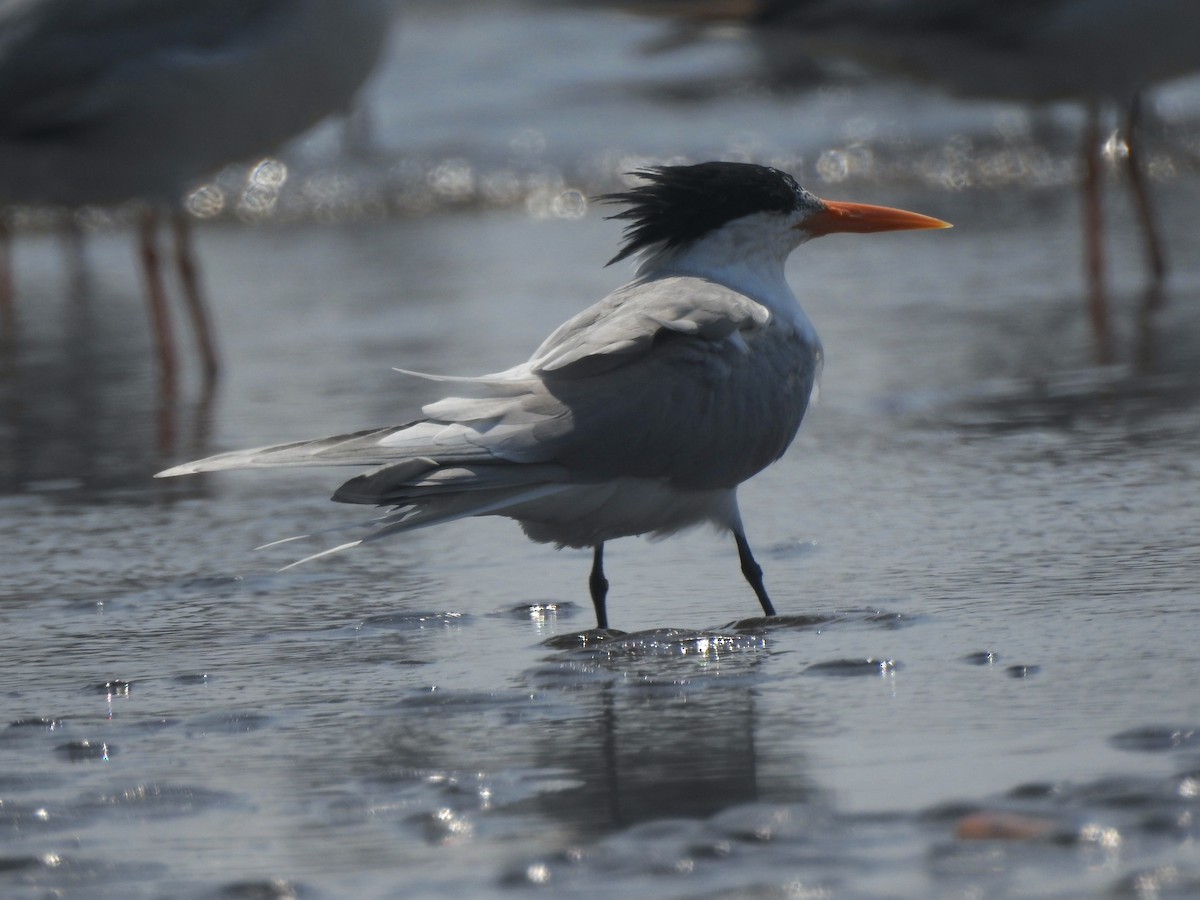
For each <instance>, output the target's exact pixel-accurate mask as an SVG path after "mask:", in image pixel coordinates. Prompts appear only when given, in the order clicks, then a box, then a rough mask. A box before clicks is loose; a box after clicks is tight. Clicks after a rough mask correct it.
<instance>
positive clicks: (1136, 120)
mask: <svg viewBox="0 0 1200 900" xmlns="http://www.w3.org/2000/svg"><path fill="white" fill-rule="evenodd" d="M1142 103H1143V97H1142V94H1141V93H1140V92H1139V93H1137V94H1134V95H1133V101H1132V102H1131V103H1130V104H1129V118H1128V119H1127V120H1126V124H1125V140H1126V141H1127V143H1128V147H1129V153H1128V154H1126V157H1125V164H1126V165H1127V166H1128V167H1129V183H1130V184H1131V185H1133V197H1134V200H1136V201H1137V209H1138V216H1139V218H1140V219H1141V222H1142V233H1143V234H1144V235H1145V236H1146V257H1147V259H1148V261H1149V263H1150V273H1151V275H1152V277H1153V284H1154V285H1155V286H1159V285H1161V284H1162V283H1163V280H1164V279H1165V278H1166V275H1167V259H1166V254H1165V253H1164V251H1163V243H1162V236H1161V235H1160V234H1159V231H1158V225H1157V223H1156V221H1155V216H1154V205H1153V203H1152V201H1151V200H1150V188H1149V185H1147V183H1146V174H1147V173H1146V167H1145V165H1143V159H1142V156H1143V152H1144V151H1143V149H1142V138H1143V130H1144V129H1143V127H1142V115H1143V108H1142Z"/></svg>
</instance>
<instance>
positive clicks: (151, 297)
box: [139, 208, 179, 395]
mask: <svg viewBox="0 0 1200 900" xmlns="http://www.w3.org/2000/svg"><path fill="white" fill-rule="evenodd" d="M157 228H158V212H157V210H155V209H153V208H150V209H147V210H146V211H145V212H144V213H143V214H142V221H141V226H140V229H139V251H140V256H141V262H142V274H143V276H144V277H145V279H146V302H147V303H148V304H149V307H150V326H151V328H153V330H154V341H155V347H156V348H157V350H158V373H159V377H160V378H161V379H162V384H163V389H164V392H166V393H168V394H172V395H173V394H174V393H175V385H176V383H177V380H178V371H179V361H178V359H177V357H176V354H175V338H174V336H173V335H172V333H171V314H170V311H169V310H168V309H167V291H166V287H165V285H164V284H163V278H162V264H161V260H160V259H159V253H158V242H157V235H156V233H155V232H156V231H157Z"/></svg>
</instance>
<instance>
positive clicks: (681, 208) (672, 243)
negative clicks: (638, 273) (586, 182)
mask: <svg viewBox="0 0 1200 900" xmlns="http://www.w3.org/2000/svg"><path fill="white" fill-rule="evenodd" d="M631 174H633V175H638V176H640V177H642V178H644V179H646V184H640V185H638V186H637V187H635V188H632V189H630V190H628V191H622V192H620V193H615V194H602V195H600V196H599V197H597V198H596V199H597V200H598V201H600V202H601V203H627V204H629V208H628V209H626V210H622V211H621V212H619V213H616V214H614V215H611V216H608V217H607V218H610V219H628V220H629V221H630V224H629V225H627V226H626V227H625V232H624V244H622V246H621V249H620V252H618V253H617V255H616V256H614V257H613V258H612V259H610V260H609V261H608V265H612V264H613V263H615V262H619V261H620V260H622V259H625V258H626V257H628V256H631V255H632V254H634V253H637V252H638V251H639V250H644V249H646V248H647V247H652V246H654V245H656V244H662V245H663V246H664V247H665V248H667V249H671V248H674V247H679V246H682V245H684V244H688V243H691V242H692V241H694V240H697V239H698V238H701V237H703V236H704V235H706V234H708V232H710V231H712V230H713V229H716V228H720V227H721V226H722V225H724V224H725V223H726V222H732V221H733V220H734V219H740V218H741V217H742V216H747V215H750V214H751V213H757V212H778V213H790V212H794V211H795V210H796V209H797V208H798V207H799V205H800V203H801V198H802V197H803V196H804V194H805V192H804V191H803V190H802V189H801V188H800V185H798V184H797V183H796V180H795V179H794V178H792V176H791V175H788V174H787V173H786V172H780V171H779V170H778V169H772V168H768V167H767V166H759V165H754V164H753V163H735V162H706V163H699V164H697V165H693V166H653V167H651V168H646V169H638V170H637V171H636V172H633V173H631Z"/></svg>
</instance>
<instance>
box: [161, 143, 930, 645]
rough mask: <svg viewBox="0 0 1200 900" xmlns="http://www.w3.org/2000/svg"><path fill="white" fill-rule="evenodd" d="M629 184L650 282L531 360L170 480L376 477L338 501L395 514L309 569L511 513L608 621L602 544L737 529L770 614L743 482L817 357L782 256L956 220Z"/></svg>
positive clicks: (679, 171) (749, 179)
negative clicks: (556, 552) (573, 556)
mask: <svg viewBox="0 0 1200 900" xmlns="http://www.w3.org/2000/svg"><path fill="white" fill-rule="evenodd" d="M631 174H634V175H637V176H640V177H641V179H642V182H641V183H640V184H637V185H635V186H633V187H632V188H631V189H630V190H628V191H625V192H621V193H616V194H607V195H604V196H602V197H600V198H598V199H600V200H601V201H604V202H608V203H620V204H625V205H626V207H627V208H626V209H624V210H623V211H621V212H619V213H617V214H616V215H614V216H611V217H610V218H616V219H623V220H626V221H627V222H628V223H629V224H628V225H627V227H626V229H625V233H624V243H623V245H622V246H621V248H620V251H619V252H618V253H617V255H616V256H615V257H613V259H612V260H610V264H611V263H614V262H618V261H620V260H624V259H626V258H628V257H631V256H635V255H636V256H637V257H638V264H637V269H636V277H635V278H634V280H633V281H631V282H629V283H628V284H626V285H624V286H623V287H620V288H618V289H617V290H615V291H613V292H612V293H611V294H609V295H608V296H607V297H605V298H604V299H603V300H601V301H600V302H598V303H596V304H595V305H593V306H591V307H589V308H587V309H585V310H583V311H582V312H580V313H578V314H577V315H575V316H574V317H573V318H571V319H569V320H568V321H567V322H566V323H564V324H563V325H562V326H560V327H559V328H558V329H557V330H555V331H554V332H553V333H552V334H551V335H550V336H549V337H548V338H547V339H546V340H545V341H544V342H543V343H542V345H541V346H540V347H538V348H537V350H536V351H535V352H534V354H533V356H532V357H531V358H530V359H529V360H528V361H527V362H524V363H521V364H520V365H517V366H514V367H513V368H511V369H507V370H505V371H503V372H497V373H495V374H491V375H483V376H479V377H454V376H439V375H425V374H422V373H417V372H406V374H408V375H411V376H415V377H421V378H430V379H433V380H435V381H441V382H444V383H446V384H448V385H453V386H454V390H455V391H456V392H457V393H456V394H455V395H454V396H448V397H445V398H444V399H442V400H439V401H437V402H435V403H431V404H429V405H427V406H425V407H424V408H423V410H422V412H423V417H422V418H420V419H417V420H416V421H412V422H409V423H407V424H403V425H396V426H392V427H388V428H380V429H374V430H369V431H360V432H357V433H355V434H347V435H340V436H337V437H331V438H324V439H321V440H315V441H300V442H298V443H290V444H281V445H277V446H271V447H262V448H258V449H253V450H243V451H236V452H232V453H223V454H220V455H218V456H213V457H210V458H208V459H203V460H200V461H198V462H191V463H186V464H184V465H180V466H176V467H175V468H172V469H168V470H166V471H164V472H160V473H158V477H169V476H175V475H187V474H192V473H196V472H211V471H216V470H221V469H240V468H257V467H265V466H324V465H353V466H371V467H372V468H371V469H370V470H369V471H366V472H364V473H362V474H359V475H357V476H355V477H354V478H351V479H350V480H349V481H347V482H345V483H344V484H343V485H342V486H341V487H339V488H338V489H337V491H336V492H335V493H334V495H333V499H334V500H335V501H341V502H345V503H364V504H374V505H378V506H384V507H390V508H391V510H390V511H389V512H388V513H387V514H385V515H383V516H381V517H380V518H377V519H375V520H374V521H373V522H372V523H371V527H373V529H374V530H373V531H371V532H370V533H369V534H368V535H367V536H366V537H364V538H362V539H359V540H355V541H351V542H349V543H345V544H341V545H340V546H337V547H334V548H332V549H330V550H326V551H323V552H322V553H317V554H314V555H313V556H310V557H307V558H306V560H300V562H305V561H307V559H315V558H317V557H320V556H324V555H326V554H328V553H334V552H337V551H340V550H345V549H348V548H350V547H353V546H356V545H358V544H361V543H363V542H364V541H373V540H378V539H380V538H383V537H387V536H389V535H394V534H399V533H402V532H405V531H410V530H412V529H415V528H423V527H427V526H430V525H436V524H439V523H442V522H449V521H451V520H454V519H460V518H464V517H466V516H485V515H493V516H506V517H508V518H510V519H515V520H516V521H517V522H518V523H519V524H520V526H521V527H522V529H523V530H524V531H525V534H526V535H528V536H529V537H530V538H531V539H532V540H534V541H538V542H543V543H552V544H555V545H557V546H558V547H575V548H591V549H592V553H593V561H592V570H591V576H590V578H589V581H588V585H589V589H590V593H591V599H592V604H593V606H594V607H595V611H596V626H597V628H601V629H604V628H607V627H608V615H607V611H606V598H607V593H608V581H607V579H606V578H605V575H604V545H605V543H606V542H608V541H611V540H614V539H616V538H620V537H626V536H632V535H649V536H651V537H663V536H666V535H669V534H672V533H674V532H677V531H679V530H681V529H683V528H687V527H690V526H694V525H700V524H705V523H707V524H711V525H713V526H716V527H717V528H718V529H722V530H725V531H728V532H730V533H731V534H732V535H733V538H734V541H735V542H736V544H737V549H738V556H739V559H740V562H741V570H742V574H743V575H744V576H745V578H746V580H747V581H748V582H749V583H750V586H751V588H752V589H753V590H754V593H755V595H756V596H757V598H758V600H759V603H760V604H761V605H762V609H763V613H764V614H765V615H767V616H773V615H775V608H774V606H773V605H772V603H771V600H770V598H769V597H768V594H767V590H766V588H765V586H764V585H763V578H762V569H761V568H760V567H759V565H758V563H757V562H756V561H755V559H754V555H753V554H752V553H751V550H750V545H749V543H748V542H747V540H746V533H745V530H744V528H743V527H742V518H741V515H740V513H739V511H738V503H737V488H738V485H740V484H741V483H742V482H743V481H746V480H747V479H748V478H750V477H751V476H753V475H755V474H756V473H758V472H759V471H761V470H762V469H764V468H765V467H767V466H768V465H770V464H771V463H772V462H774V461H775V460H777V459H779V458H780V457H781V456H782V455H783V453H784V451H785V450H786V449H787V448H788V445H789V444H791V442H792V439H793V438H794V437H795V435H796V432H797V430H798V429H799V427H800V422H801V420H802V419H803V418H804V413H805V410H806V409H807V408H808V403H809V398H810V396H811V394H812V391H813V387H814V384H815V381H816V378H817V374H818V370H819V369H820V366H821V361H822V349H821V343H820V340H819V339H818V337H817V333H816V331H815V330H814V328H813V326H812V324H811V322H810V321H809V319H808V317H807V316H806V315H805V313H804V311H803V310H802V309H801V307H800V304H799V302H798V301H797V299H796V296H795V294H793V293H792V291H791V289H790V288H789V286H788V283H787V280H786V279H785V277H784V263H785V261H786V260H787V258H788V256H789V254H790V253H791V252H792V251H793V250H794V249H795V248H796V247H798V246H799V245H800V244H803V243H804V242H805V241H808V240H810V239H811V238H814V237H818V236H820V235H825V234H832V233H835V232H857V233H868V232H877V231H898V230H904V229H921V228H948V227H950V226H949V225H948V223H946V222H943V221H941V220H939V219H934V218H930V217H928V216H923V215H919V214H917V213H912V212H906V211H904V210H898V209H890V208H888V207H882V206H868V205H864V204H858V203H842V202H835V201H830V200H822V199H820V198H819V197H817V196H815V195H813V194H811V193H809V192H808V191H806V190H804V189H802V188H801V187H800V186H799V185H798V184H797V183H796V181H795V180H794V179H793V178H792V176H790V175H788V174H786V173H784V172H781V171H779V170H777V169H773V168H767V167H764V166H759V165H754V164H750V163H733V162H706V163H700V164H697V165H682V166H658V167H652V168H646V169H642V170H639V171H638V172H636V173H631ZM400 371H405V370H400ZM296 564H297V563H293V565H296Z"/></svg>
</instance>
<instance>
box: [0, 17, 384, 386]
mask: <svg viewBox="0 0 1200 900" xmlns="http://www.w3.org/2000/svg"><path fill="white" fill-rule="evenodd" d="M392 5H393V4H392V0H105V2H102V3H96V2H92V0H4V2H0V203H4V204H23V205H35V204H36V205H49V206H60V207H66V208H77V207H80V206H105V205H110V204H116V203H123V202H126V201H129V200H141V201H144V202H145V203H146V204H147V214H146V216H145V217H144V218H143V221H142V224H141V228H140V255H141V262H142V268H143V271H144V274H145V278H146V293H147V298H148V301H149V306H150V313H151V320H152V324H153V327H154V331H155V339H156V343H157V348H158V354H159V366H160V371H161V372H162V374H163V377H164V380H165V381H166V382H168V383H173V381H174V372H175V369H176V365H177V364H176V360H175V352H174V341H173V338H172V335H171V325H170V316H169V313H168V310H167V305H166V297H165V292H164V287H163V279H162V273H161V266H160V262H159V252H158V249H157V245H156V241H155V232H156V230H157V229H156V220H157V213H158V210H159V209H161V208H169V209H172V210H173V211H174V212H175V215H174V217H173V221H172V224H173V226H174V231H175V239H176V262H177V264H178V268H179V273H180V280H181V282H182V283H183V287H184V294H185V299H186V300H187V305H188V312H189V314H190V317H191V319H192V325H193V331H194V332H195V335H196V342H197V344H198V345H199V348H200V354H201V356H202V359H203V365H204V372H205V375H206V378H207V379H208V380H210V381H211V379H212V378H213V377H214V376H215V375H216V372H217V369H218V360H217V354H216V349H215V344H214V341H213V338H212V336H211V330H210V326H209V322H208V315H207V311H206V308H205V305H204V302H203V298H202V295H201V293H200V289H199V284H198V278H197V273H196V266H195V264H194V262H193V257H192V253H191V250H190V241H189V236H188V229H187V218H186V216H185V215H184V214H182V212H181V211H180V210H179V203H180V198H181V197H182V196H183V195H184V194H185V193H186V192H187V191H189V190H191V189H194V188H196V187H198V186H199V185H200V183H201V182H202V181H203V179H204V178H206V177H209V176H211V175H212V174H213V173H215V172H216V171H218V170H219V169H221V168H222V167H223V166H226V165H228V164H230V163H234V162H239V161H243V160H247V159H253V158H255V157H258V156H261V155H262V154H265V153H268V152H273V151H275V150H277V149H278V147H279V145H280V144H282V143H283V142H284V141H286V140H288V139H290V138H292V137H295V136H296V135H298V134H300V133H301V132H303V131H306V130H307V129H309V128H310V127H311V126H313V125H315V124H316V123H317V122H319V121H320V120H322V119H324V118H325V117H326V116H328V115H330V114H333V113H336V112H341V111H345V110H347V109H348V108H349V105H350V102H351V100H352V98H353V97H354V95H355V93H356V92H357V91H358V89H359V87H360V86H361V85H362V84H363V82H364V81H365V80H366V78H367V76H368V75H369V74H370V73H371V71H372V69H373V68H374V66H375V63H376V61H377V60H378V59H379V56H380V54H381V51H382V48H383V45H384V41H385V38H386V35H387V25H388V23H389V21H390V19H391V16H392V14H393V9H392ZM11 304H12V298H11V285H3V286H0V313H3V312H4V310H5V308H6V307H7V308H8V312H7V314H6V315H5V316H4V318H11V316H12V314H11Z"/></svg>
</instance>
